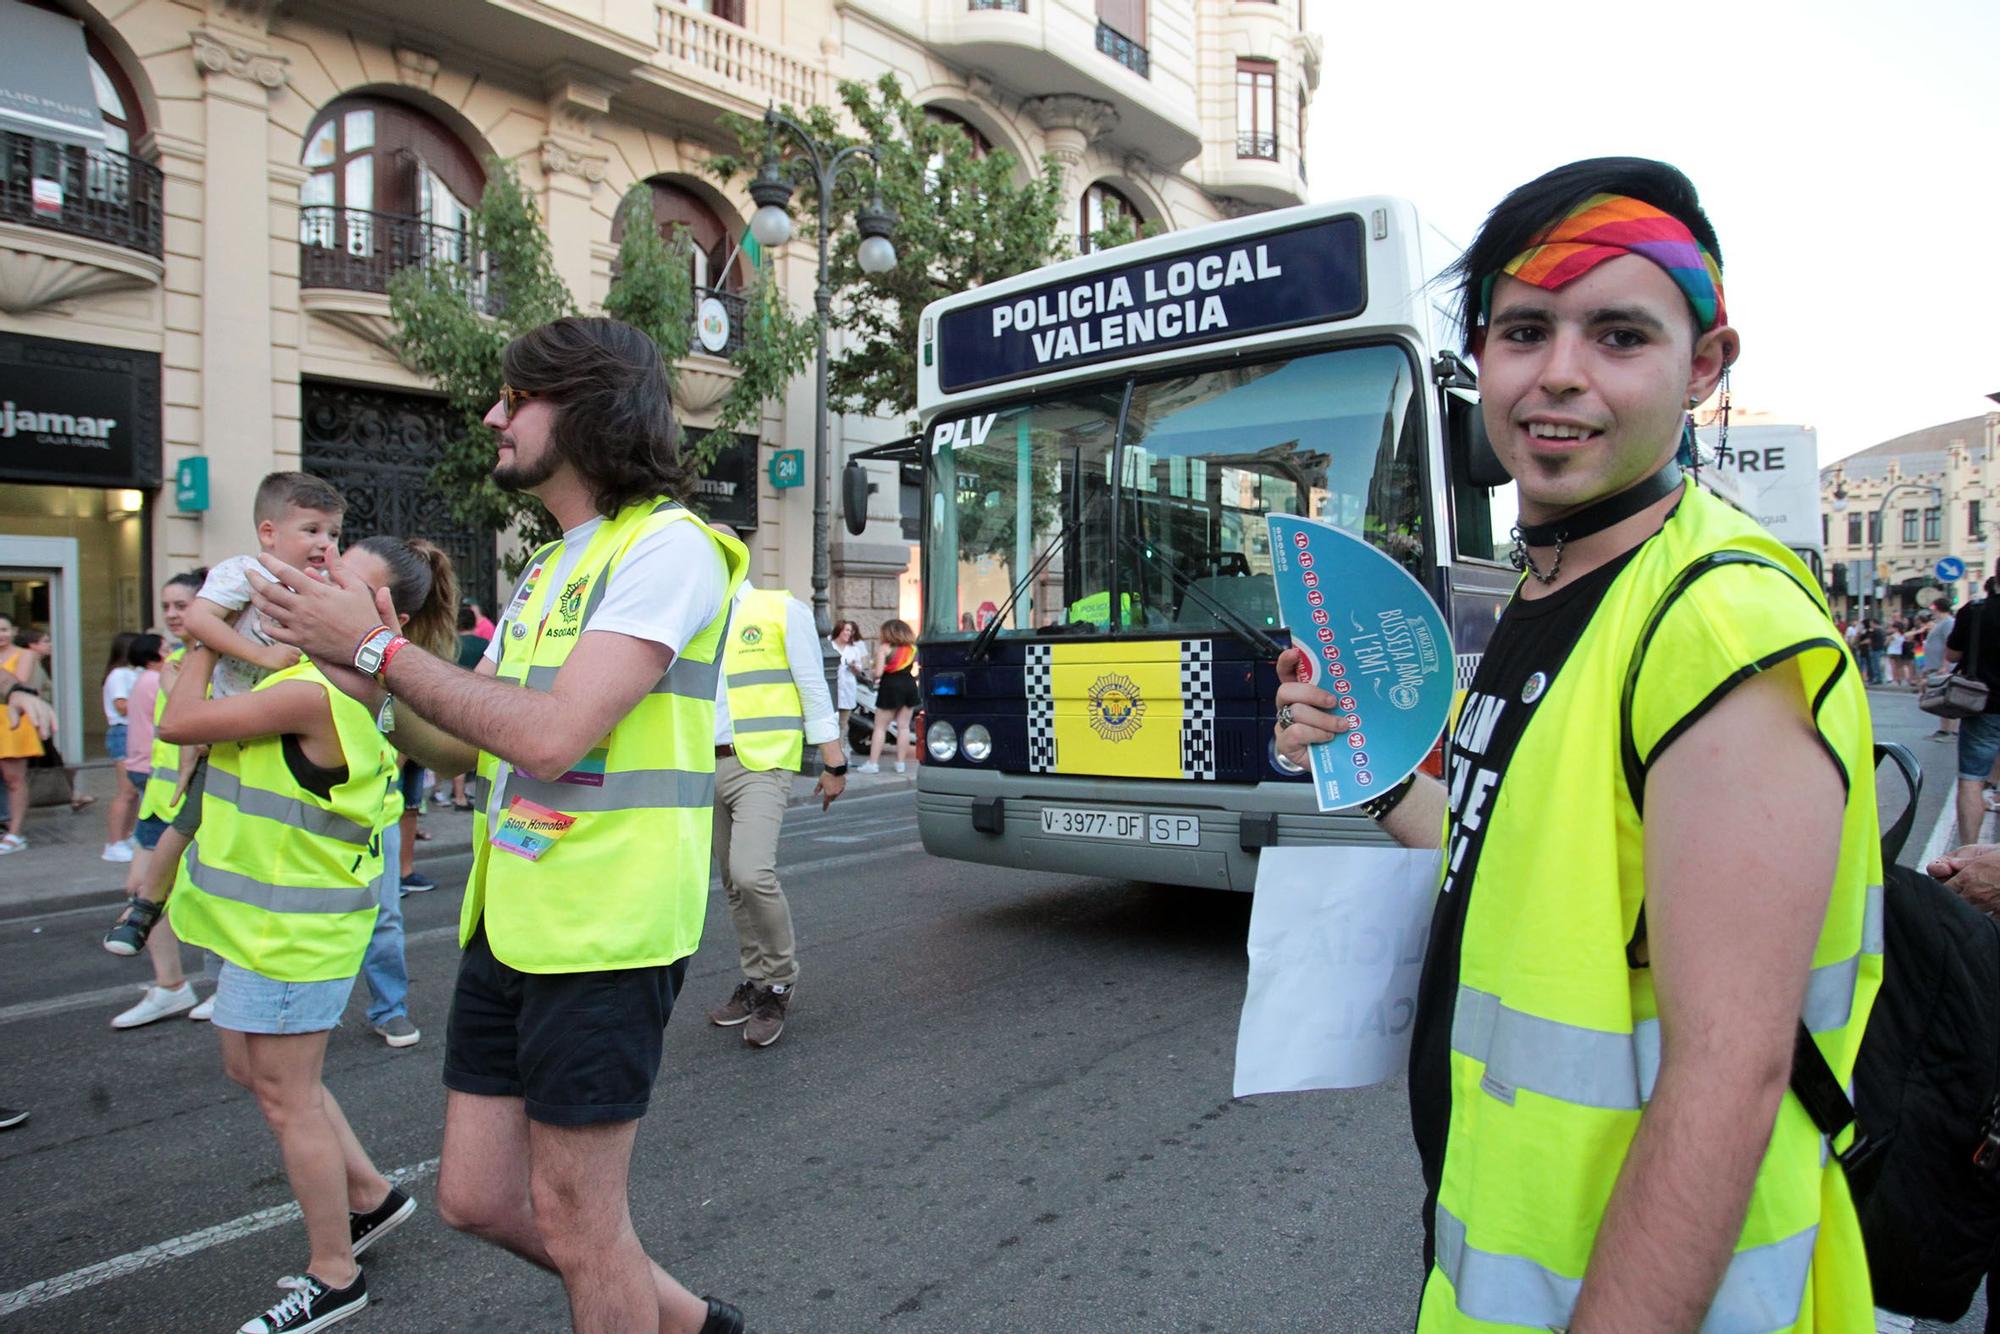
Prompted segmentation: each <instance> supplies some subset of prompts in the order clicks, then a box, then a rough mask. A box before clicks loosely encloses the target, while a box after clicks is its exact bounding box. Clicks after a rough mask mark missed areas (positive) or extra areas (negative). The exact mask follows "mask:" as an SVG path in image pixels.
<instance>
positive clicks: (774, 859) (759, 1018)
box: [708, 580, 847, 1047]
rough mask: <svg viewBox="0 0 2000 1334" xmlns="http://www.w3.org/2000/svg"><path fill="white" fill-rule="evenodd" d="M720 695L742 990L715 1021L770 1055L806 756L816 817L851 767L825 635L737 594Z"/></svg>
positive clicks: (766, 598) (778, 1025)
mask: <svg viewBox="0 0 2000 1334" xmlns="http://www.w3.org/2000/svg"><path fill="white" fill-rule="evenodd" d="M722 665H723V671H722V673H721V677H720V679H719V680H718V681H717V683H716V691H715V862H716V865H717V866H718V867H720V868H721V873H722V888H723V891H724V893H726V894H727V895H728V897H729V916H730V918H731V920H732V921H734V922H735V924H736V943H737V951H738V956H739V959H740V962H741V964H742V967H743V980H742V981H741V982H739V983H737V985H736V990H735V991H734V992H733V993H732V994H731V995H730V997H729V999H728V1000H726V1001H724V1002H723V1003H722V1004H721V1005H719V1006H717V1007H716V1008H715V1009H714V1010H711V1011H710V1012H709V1016H708V1018H709V1022H710V1023H712V1024H715V1025H717V1026H719V1027H722V1028H735V1027H738V1026H741V1027H742V1029H743V1041H744V1043H745V1044H746V1045H748V1046H752V1047H768V1046H770V1045H771V1044H772V1043H773V1042H776V1041H777V1040H778V1035H779V1034H781V1033H783V1032H784V1031H785V1011H786V1008H787V1007H788V1006H789V1005H790V1004H791V1001H792V991H793V988H794V987H795V986H796V985H797V983H798V979H799V961H798V955H797V950H796V942H795V939H794V937H793V934H792V908H791V904H790V903H788V902H787V901H786V899H785V891H784V887H783V886H782V885H781V884H779V882H778V835H779V832H780V831H781V830H782V829H783V827H784V823H785V809H786V807H787V806H789V805H790V803H791V795H792V775H793V774H795V773H796V772H798V769H799V765H800V762H801V760H802V759H803V757H804V748H805V746H807V745H815V746H818V747H819V751H820V759H821V760H822V761H823V764H824V767H823V768H822V769H821V770H820V776H819V787H818V794H819V796H820V801H821V807H820V808H821V809H822V810H824V809H826V808H827V807H829V806H831V805H833V802H834V799H835V798H836V797H838V796H839V795H840V794H841V791H842V790H843V789H844V788H845V787H846V786H847V756H846V753H845V752H844V751H843V750H842V749H841V745H840V727H839V723H838V722H837V721H836V719H835V717H834V711H833V700H832V698H831V697H830V696H829V695H828V694H827V688H826V668H825V664H824V663H823V662H822V660H821V657H820V640H819V632H818V630H817V629H815V628H814V626H813V618H812V613H811V612H810V611H809V610H807V609H806V606H805V604H804V603H802V602H800V601H799V600H798V599H797V598H795V597H792V596H791V595H790V594H788V593H785V592H783V591H782V590H778V591H771V592H766V591H763V590H760V589H754V588H752V587H751V586H750V584H749V582H748V581H747V580H746V581H745V582H744V583H743V584H742V586H741V587H739V588H738V589H737V592H736V600H735V605H734V607H733V609H732V612H731V616H730V623H729V637H728V647H727V648H726V649H725V650H724V654H723V660H722Z"/></svg>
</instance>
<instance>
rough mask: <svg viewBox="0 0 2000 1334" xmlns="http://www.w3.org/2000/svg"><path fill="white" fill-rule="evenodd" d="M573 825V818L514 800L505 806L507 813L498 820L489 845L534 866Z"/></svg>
mask: <svg viewBox="0 0 2000 1334" xmlns="http://www.w3.org/2000/svg"><path fill="white" fill-rule="evenodd" d="M575 823H576V817H575V816H574V815H564V814H563V813H562V812H561V811H552V810H550V809H549V808H548V807H546V806H541V805H538V804H536V803H535V802H532V801H529V800H528V799H527V798H526V797H516V798H514V800H513V801H511V802H509V803H508V804H507V813H506V814H505V815H504V816H502V817H501V820H500V827H499V828H498V829H496V830H494V831H493V837H492V839H491V840H490V841H491V843H492V844H493V846H494V847H496V848H499V849H501V850H502V851H503V852H511V853H513V854H514V855H515V856H516V857H526V858H527V859H528V860H529V861H531V862H538V861H540V860H541V859H542V854H543V853H545V852H547V851H548V850H549V849H550V848H552V847H554V846H555V845H556V841H557V840H558V839H560V838H561V837H562V836H563V835H564V834H567V833H568V832H569V827H570V826H571V825H573V824H575Z"/></svg>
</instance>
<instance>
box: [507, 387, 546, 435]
mask: <svg viewBox="0 0 2000 1334" xmlns="http://www.w3.org/2000/svg"><path fill="white" fill-rule="evenodd" d="M540 397H541V395H539V394H535V393H531V392H529V391H528V390H526V389H516V388H515V387H514V386H513V385H511V384H503V385H501V386H500V424H501V425H502V426H505V425H506V424H507V423H508V422H511V421H513V420H514V414H515V413H517V412H519V411H520V410H521V404H522V403H524V402H526V401H527V400H528V399H531V398H540Z"/></svg>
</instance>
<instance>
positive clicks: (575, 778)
mask: <svg viewBox="0 0 2000 1334" xmlns="http://www.w3.org/2000/svg"><path fill="white" fill-rule="evenodd" d="M610 758H611V750H610V748H609V747H608V746H599V747H598V748H597V749H596V750H593V751H591V752H590V754H588V755H586V756H584V757H583V758H582V759H580V760H578V761H577V762H576V767H575V768H574V769H571V770H570V771H569V772H568V773H566V774H564V775H563V776H562V777H561V778H558V779H556V781H557V782H558V783H570V784H573V785H575V786H577V787H603V786H604V765H605V762H606V761H607V760H609V759H610Z"/></svg>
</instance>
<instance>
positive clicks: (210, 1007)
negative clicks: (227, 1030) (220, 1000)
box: [188, 991, 215, 1023]
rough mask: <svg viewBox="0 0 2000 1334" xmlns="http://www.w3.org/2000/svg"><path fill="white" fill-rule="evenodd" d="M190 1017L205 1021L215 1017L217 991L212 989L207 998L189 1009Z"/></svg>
mask: <svg viewBox="0 0 2000 1334" xmlns="http://www.w3.org/2000/svg"><path fill="white" fill-rule="evenodd" d="M188 1018H190V1019H198V1020H201V1021H202V1022H204V1023H206V1022H207V1021H208V1020H210V1019H213V1018H215V993H214V992H212V991H211V992H210V993H209V994H208V999H207V1000H205V1001H203V1002H202V1003H201V1004H199V1005H197V1006H195V1007H194V1008H193V1009H192V1010H189V1011H188Z"/></svg>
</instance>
